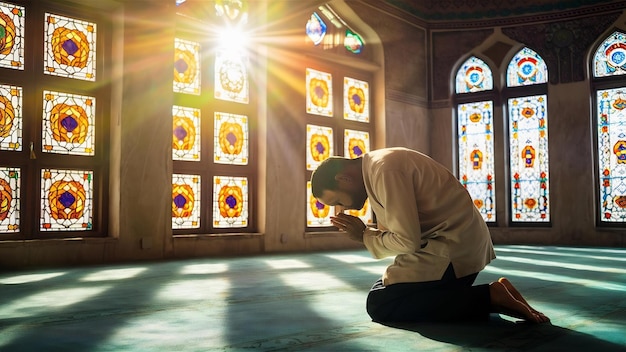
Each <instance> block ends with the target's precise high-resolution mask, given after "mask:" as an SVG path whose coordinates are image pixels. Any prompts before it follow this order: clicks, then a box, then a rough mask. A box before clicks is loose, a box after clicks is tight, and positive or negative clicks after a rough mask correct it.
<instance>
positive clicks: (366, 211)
mask: <svg viewBox="0 0 626 352" xmlns="http://www.w3.org/2000/svg"><path fill="white" fill-rule="evenodd" d="M344 213H346V214H349V215H352V216H356V217H358V218H360V219H361V221H363V223H364V224H371V223H373V222H374V219H373V217H372V210H371V209H370V202H369V199H366V200H365V203H364V204H363V208H361V209H359V210H354V209H348V210H345V211H344Z"/></svg>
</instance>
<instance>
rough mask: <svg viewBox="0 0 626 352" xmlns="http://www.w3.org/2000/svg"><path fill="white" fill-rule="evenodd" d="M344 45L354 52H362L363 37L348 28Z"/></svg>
mask: <svg viewBox="0 0 626 352" xmlns="http://www.w3.org/2000/svg"><path fill="white" fill-rule="evenodd" d="M343 45H344V46H345V48H346V50H348V51H349V52H351V53H353V54H360V53H361V51H363V46H364V45H365V44H364V43H363V39H362V38H361V36H360V35H358V34H356V33H354V32H353V31H351V30H349V29H346V37H345V38H344V40H343Z"/></svg>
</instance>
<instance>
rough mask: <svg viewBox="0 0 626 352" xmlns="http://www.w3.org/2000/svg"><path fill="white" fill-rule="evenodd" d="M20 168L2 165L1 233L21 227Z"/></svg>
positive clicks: (0, 196)
mask: <svg viewBox="0 0 626 352" xmlns="http://www.w3.org/2000/svg"><path fill="white" fill-rule="evenodd" d="M20 174H21V172H20V169H19V168H15V167H4V166H2V167H0V233H14V232H18V231H19V229H20V185H21V182H22V181H21V178H20Z"/></svg>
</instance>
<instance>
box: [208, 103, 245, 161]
mask: <svg viewBox="0 0 626 352" xmlns="http://www.w3.org/2000/svg"><path fill="white" fill-rule="evenodd" d="M214 120H215V132H214V134H215V146H214V154H213V160H214V161H215V162H216V163H218V164H233V165H247V164H248V155H249V150H248V149H249V146H248V145H249V144H248V117H247V116H243V115H235V114H227V113H224V112H216V113H215V119H214Z"/></svg>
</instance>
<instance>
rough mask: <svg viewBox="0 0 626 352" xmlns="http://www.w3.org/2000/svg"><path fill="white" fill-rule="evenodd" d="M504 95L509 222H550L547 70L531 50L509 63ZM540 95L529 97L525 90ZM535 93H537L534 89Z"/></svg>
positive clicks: (543, 62) (525, 51)
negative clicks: (506, 117)
mask: <svg viewBox="0 0 626 352" xmlns="http://www.w3.org/2000/svg"><path fill="white" fill-rule="evenodd" d="M506 76H507V86H508V88H513V89H509V90H507V92H506V94H507V95H509V96H511V95H512V97H510V98H508V100H507V116H508V126H509V175H510V185H509V186H510V197H509V198H510V206H511V221H512V222H549V221H550V209H549V203H550V202H549V175H550V172H549V158H548V109H547V102H548V96H547V87H546V83H547V82H548V70H547V67H546V64H545V61H544V60H543V59H542V58H541V56H539V55H538V54H537V53H536V52H535V51H533V50H532V49H530V48H527V47H525V48H522V49H521V50H520V51H519V52H517V54H515V56H513V59H511V61H510V62H509V64H508V68H507V74H506ZM529 86H537V88H535V89H539V91H540V93H543V94H534V95H528V94H529V92H528V87H529ZM535 91H536V90H535Z"/></svg>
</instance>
